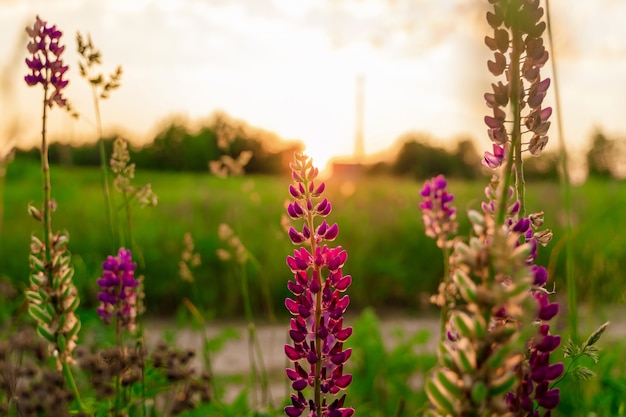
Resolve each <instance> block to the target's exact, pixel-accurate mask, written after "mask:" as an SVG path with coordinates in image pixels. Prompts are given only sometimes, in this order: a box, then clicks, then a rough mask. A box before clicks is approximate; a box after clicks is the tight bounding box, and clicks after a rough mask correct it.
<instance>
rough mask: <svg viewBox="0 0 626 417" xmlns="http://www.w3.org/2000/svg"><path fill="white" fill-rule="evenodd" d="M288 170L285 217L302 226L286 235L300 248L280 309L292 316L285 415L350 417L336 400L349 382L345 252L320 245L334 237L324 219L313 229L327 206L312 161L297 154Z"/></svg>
mask: <svg viewBox="0 0 626 417" xmlns="http://www.w3.org/2000/svg"><path fill="white" fill-rule="evenodd" d="M291 170H292V178H293V180H294V184H292V185H291V186H290V187H289V193H290V194H291V196H292V197H293V200H294V201H293V202H291V203H289V206H288V207H287V213H288V214H289V216H290V217H291V218H292V219H294V220H298V219H303V220H304V225H303V226H302V229H301V230H296V229H295V228H293V227H291V228H290V229H289V233H288V234H289V238H290V239H291V241H292V242H293V243H294V244H296V245H302V246H301V247H300V248H299V249H296V250H294V255H293V256H288V257H287V265H288V266H289V268H290V270H291V272H292V273H293V274H294V280H293V281H289V283H288V288H289V290H290V291H291V292H292V293H293V295H294V298H287V299H286V300H285V305H286V307H287V309H288V310H289V312H290V313H291V314H292V315H293V316H294V317H293V318H292V319H291V323H290V330H289V336H290V337H291V339H292V341H293V344H288V345H285V354H286V355H287V357H288V358H289V359H290V360H291V361H293V362H294V365H293V368H288V369H287V377H288V378H289V379H290V380H291V381H292V384H291V386H292V388H293V389H294V390H295V391H296V392H297V394H292V396H291V401H292V405H290V406H287V407H285V413H286V414H287V415H288V416H290V417H296V416H300V415H301V414H302V413H303V412H304V410H305V409H308V410H309V414H308V415H309V416H315V417H322V416H324V417H350V416H352V415H353V414H354V409H352V408H346V407H344V401H345V394H344V395H342V396H341V397H338V395H337V394H338V393H339V392H340V391H341V390H343V389H345V388H346V387H347V386H348V385H349V384H350V382H352V375H350V374H344V372H343V367H344V364H345V362H346V361H347V360H348V358H349V357H350V355H351V353H352V350H351V349H344V347H343V344H344V342H345V341H346V340H347V339H348V338H349V337H350V335H351V334H352V328H351V327H344V326H343V314H344V312H345V311H346V308H347V306H348V304H349V302H350V298H349V297H348V296H347V295H343V296H342V293H343V292H344V291H345V290H346V289H347V288H348V286H349V285H350V284H351V283H352V278H351V277H350V275H344V274H343V273H342V267H343V265H344V263H345V261H346V259H347V253H346V251H345V250H343V249H342V248H341V247H340V246H339V247H334V248H331V247H329V246H328V245H326V244H323V242H328V241H332V240H334V239H335V238H336V237H337V234H338V232H339V229H338V227H337V224H332V225H329V224H328V223H327V222H326V220H323V221H322V222H321V223H320V224H319V225H318V226H315V222H314V219H315V218H316V217H326V216H327V215H328V214H329V213H330V212H331V204H330V203H329V202H328V200H327V199H325V198H324V199H321V194H322V193H323V191H324V188H325V185H324V183H323V182H321V183H319V184H316V181H315V179H316V177H317V175H318V170H317V168H315V167H313V165H312V161H311V159H310V158H308V157H306V156H304V155H300V154H297V155H296V157H295V160H294V162H293V163H292V164H291ZM320 200H321V201H320ZM308 386H310V387H312V388H313V398H309V399H307V398H306V397H305V394H304V390H305V389H306V388H307V387H308Z"/></svg>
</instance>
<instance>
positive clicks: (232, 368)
mask: <svg viewBox="0 0 626 417" xmlns="http://www.w3.org/2000/svg"><path fill="white" fill-rule="evenodd" d="M579 313H580V326H579V328H580V329H581V337H583V338H586V337H587V336H588V335H589V333H590V332H591V331H593V330H594V329H595V328H597V327H598V326H599V325H600V324H602V323H604V322H606V321H607V320H611V322H612V324H611V326H610V327H609V329H608V330H607V334H606V335H605V336H604V337H603V340H602V341H601V342H600V343H599V344H600V345H603V346H607V344H606V340H607V339H611V340H618V339H621V340H624V338H626V315H625V314H624V310H623V307H621V306H620V307H616V308H614V309H610V308H603V309H602V311H601V312H600V311H596V310H593V311H591V310H588V309H581V311H580V312H579ZM565 314H566V313H565V312H563V314H562V315H561V321H563V320H566V315H565ZM356 319H357V318H356V317H352V318H348V319H347V320H346V321H347V323H354V322H355V321H356ZM554 327H555V328H563V327H565V326H564V323H563V322H561V323H557V324H556V326H554ZM225 328H232V329H233V330H234V331H235V332H236V333H237V334H238V335H239V338H238V339H237V340H229V341H227V342H226V344H225V345H224V348H223V349H222V350H220V351H219V352H217V353H216V354H214V355H213V357H212V365H213V372H214V374H216V375H231V376H232V375H248V373H249V372H250V369H251V364H250V357H249V348H248V331H247V329H248V326H247V325H246V323H244V322H237V321H235V322H215V323H212V324H210V325H209V326H208V328H207V334H208V337H209V338H212V337H214V336H216V335H217V334H218V333H219V332H220V331H222V330H223V329H225ZM397 328H401V329H402V330H403V331H404V332H405V334H407V335H410V334H413V333H415V332H417V331H419V330H423V329H428V330H429V331H430V333H431V338H430V340H429V342H428V343H427V344H426V345H424V346H423V349H425V350H428V351H430V352H434V351H435V349H436V343H437V340H438V335H439V318H438V317H409V316H406V315H405V316H402V315H391V316H388V317H383V318H382V319H381V331H382V334H383V338H384V339H383V340H385V341H387V343H388V344H389V346H388V348H391V347H393V341H394V340H395V338H394V337H392V336H391V335H392V332H393V331H394V329H397ZM287 330H288V322H287V321H285V324H280V325H268V324H261V325H258V326H256V333H257V337H258V340H259V344H260V346H261V350H262V355H263V361H264V364H265V369H266V370H267V373H268V374H269V376H270V390H271V398H272V399H273V403H274V404H275V405H279V404H280V403H281V402H282V401H283V399H285V398H287V396H288V394H289V393H288V392H287V388H288V387H286V383H285V380H286V378H285V374H284V370H285V367H286V366H287V364H288V363H287V361H286V358H285V354H284V346H285V344H286V343H288V339H287V337H288V336H287ZM165 331H174V332H175V335H176V336H175V341H176V345H177V346H178V347H181V348H190V349H194V350H195V351H196V352H200V351H201V348H202V343H203V338H202V335H201V333H200V332H198V331H196V330H193V329H191V328H178V327H177V326H176V325H175V324H174V323H172V322H168V321H162V320H160V321H149V322H148V323H146V337H147V343H148V346H154V345H155V344H156V343H157V342H158V341H159V340H161V339H162V335H163V332H165ZM603 342H604V343H603ZM195 365H196V366H198V367H201V366H202V365H201V361H200V359H199V358H196V362H195ZM244 380H246V378H244ZM241 389H243V385H242V384H233V385H232V386H228V387H227V389H226V395H225V398H223V400H224V401H230V400H232V399H233V398H234V397H235V396H236V395H237V394H238V393H239V392H240V391H241Z"/></svg>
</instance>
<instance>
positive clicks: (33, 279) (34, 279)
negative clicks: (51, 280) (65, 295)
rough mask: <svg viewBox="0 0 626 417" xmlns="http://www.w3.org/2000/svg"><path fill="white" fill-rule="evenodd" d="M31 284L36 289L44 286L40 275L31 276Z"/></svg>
mask: <svg viewBox="0 0 626 417" xmlns="http://www.w3.org/2000/svg"><path fill="white" fill-rule="evenodd" d="M29 278H30V283H31V284H32V285H34V286H36V287H39V286H40V285H41V284H43V280H42V279H41V278H40V275H39V274H30V277H29Z"/></svg>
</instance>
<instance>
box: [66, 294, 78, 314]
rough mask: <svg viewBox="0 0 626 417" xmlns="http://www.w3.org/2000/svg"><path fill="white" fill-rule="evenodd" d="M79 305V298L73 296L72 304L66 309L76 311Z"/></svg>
mask: <svg viewBox="0 0 626 417" xmlns="http://www.w3.org/2000/svg"><path fill="white" fill-rule="evenodd" d="M79 305H80V298H78V297H74V300H73V301H72V304H71V305H70V307H69V308H68V309H67V311H76V309H77V308H78V306H79Z"/></svg>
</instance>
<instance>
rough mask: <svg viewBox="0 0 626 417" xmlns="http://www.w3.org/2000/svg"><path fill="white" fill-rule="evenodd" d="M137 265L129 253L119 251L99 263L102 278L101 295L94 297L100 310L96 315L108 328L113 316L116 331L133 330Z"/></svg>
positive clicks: (123, 250) (137, 284) (135, 315)
mask: <svg viewBox="0 0 626 417" xmlns="http://www.w3.org/2000/svg"><path fill="white" fill-rule="evenodd" d="M136 267H137V264H135V263H134V262H132V259H131V253H130V250H127V249H124V248H120V250H119V252H118V254H117V256H108V257H107V259H106V261H104V262H103V263H102V277H101V278H98V285H100V287H101V288H102V291H101V292H99V293H98V299H99V300H100V307H98V314H99V315H100V317H102V319H103V320H104V322H105V323H107V324H109V323H110V322H111V318H112V317H113V316H114V315H115V317H116V319H117V328H118V330H119V329H121V328H126V329H128V330H130V331H134V330H135V325H136V323H135V319H136V317H137V290H136V289H137V287H138V286H139V280H138V279H136V278H135V268H136Z"/></svg>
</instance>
